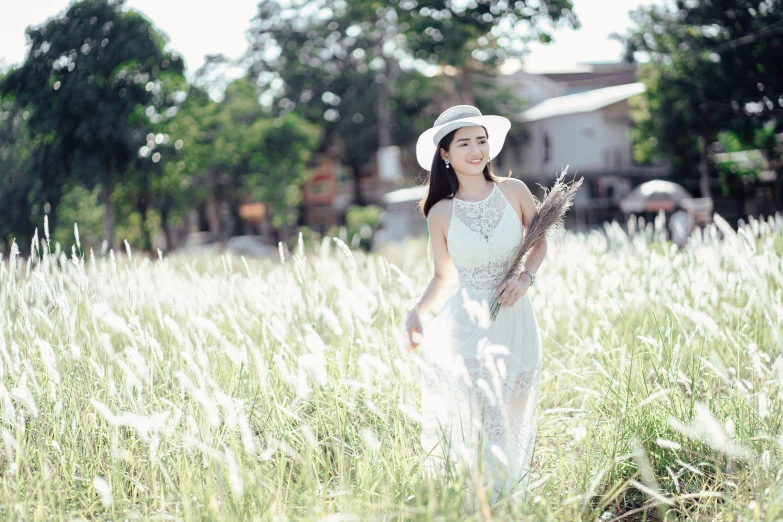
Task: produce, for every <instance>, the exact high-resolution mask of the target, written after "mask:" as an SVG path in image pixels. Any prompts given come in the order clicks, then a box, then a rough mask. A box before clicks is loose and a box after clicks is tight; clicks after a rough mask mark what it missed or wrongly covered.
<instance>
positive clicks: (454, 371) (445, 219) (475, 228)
mask: <svg viewBox="0 0 783 522" xmlns="http://www.w3.org/2000/svg"><path fill="white" fill-rule="evenodd" d="M510 127H511V123H510V122H509V120H508V119H506V118H503V117H500V116H482V115H481V112H480V111H479V110H478V109H477V108H475V107H472V106H469V105H459V106H456V107H452V108H450V109H448V110H446V111H445V112H443V113H442V114H441V115H440V116H439V117H438V119H437V120H436V121H435V125H434V126H433V127H432V128H431V129H428V130H427V131H425V132H424V133H423V134H422V135H421V136H420V137H419V140H418V144H417V158H418V161H419V164H420V165H421V166H422V168H424V169H426V170H429V176H428V185H429V190H428V193H427V195H426V197H425V198H424V199H423V200H422V202H421V210H422V213H423V214H424V216H426V218H427V225H428V229H429V234H430V240H431V241H432V252H433V260H434V276H433V277H432V280H431V281H430V282H429V284H428V285H427V287H426V289H425V290H424V292H423V293H422V295H421V297H420V298H419V299H418V301H417V302H416V304H415V305H414V306H413V307H412V308H411V309H410V311H409V312H408V316H407V319H406V329H407V331H408V336H409V340H410V348H411V349H415V348H417V347H421V355H422V361H421V362H422V363H423V364H422V379H421V394H422V397H421V401H422V418H423V422H422V433H421V443H422V446H423V449H424V451H425V452H426V453H427V457H426V458H425V463H424V469H425V471H426V472H432V471H436V470H441V471H442V470H443V469H444V465H445V464H446V462H447V459H446V458H445V457H446V455H449V456H450V459H449V462H450V463H451V464H450V465H453V464H454V463H455V461H460V460H462V459H464V460H463V462H465V463H466V464H467V465H469V466H475V465H478V471H479V472H481V473H482V474H483V476H484V477H485V478H487V477H491V478H492V482H493V488H494V495H493V496H494V498H497V496H498V495H499V494H500V493H501V492H504V491H505V492H508V491H510V490H514V491H521V492H522V493H523V494H525V495H526V492H527V485H528V483H529V466H530V461H531V458H532V452H533V447H534V444H535V439H536V407H537V403H538V393H539V377H540V368H541V340H540V336H539V329H538V321H537V319H536V315H535V313H534V311H533V308H532V305H531V302H530V297H529V296H528V295H527V292H528V289H529V288H530V287H531V286H532V285H533V284H534V278H535V275H534V274H535V272H536V271H537V270H538V268H539V266H540V265H541V262H542V261H543V259H544V255H545V254H546V244H545V243H542V244H541V245H540V246H538V247H536V248H533V249H532V250H531V251H530V254H529V255H528V257H527V259H526V263H525V270H524V271H523V272H522V274H521V275H520V277H519V278H518V279H514V280H508V281H504V277H505V274H506V273H507V271H508V269H509V267H510V265H511V262H512V260H513V259H514V256H515V255H516V253H517V251H518V250H519V247H520V246H521V243H522V239H523V234H524V233H525V230H526V229H527V227H528V225H529V224H530V222H531V220H532V219H533V217H534V216H535V215H536V205H535V201H534V199H533V196H532V194H531V193H530V190H529V189H528V188H527V186H526V185H525V183H523V182H522V181H520V180H517V179H513V178H510V177H509V178H506V179H503V180H500V179H499V178H496V177H495V176H494V174H493V173H492V166H491V164H490V160H491V159H492V158H494V157H495V156H497V154H498V153H499V152H500V150H501V149H502V147H503V143H504V141H505V138H506V134H507V133H508V130H509V129H510ZM452 266H453V267H454V268H456V276H457V278H458V280H459V288H458V289H457V291H456V292H455V293H454V294H452V295H451V296H450V297H449V298H448V300H447V301H446V302H445V304H444V305H443V307H442V308H441V310H440V312H439V313H438V314H437V316H436V317H435V318H434V319H433V320H432V322H431V323H430V324H428V325H427V329H426V331H424V329H423V328H422V323H421V315H422V314H423V313H424V312H426V311H427V310H429V309H431V308H432V307H433V305H434V304H435V303H436V302H439V301H440V299H441V297H443V293H444V292H445V290H446V289H447V288H448V287H449V286H450V285H449V282H450V279H452V278H453V276H454V275H455V273H454V270H453V269H452ZM493 293H494V294H496V295H497V296H498V302H499V303H500V304H501V309H500V312H499V313H498V315H497V317H496V319H495V320H494V321H492V320H490V317H489V302H490V300H491V298H492V296H493ZM417 339H419V340H417ZM480 455H481V456H482V457H483V458H482V457H480Z"/></svg>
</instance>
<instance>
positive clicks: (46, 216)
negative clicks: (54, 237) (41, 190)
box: [44, 214, 50, 243]
mask: <svg viewBox="0 0 783 522" xmlns="http://www.w3.org/2000/svg"><path fill="white" fill-rule="evenodd" d="M44 236H46V242H47V243H49V242H50V240H49V214H44Z"/></svg>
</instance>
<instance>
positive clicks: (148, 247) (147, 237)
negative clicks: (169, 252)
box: [136, 196, 152, 252]
mask: <svg viewBox="0 0 783 522" xmlns="http://www.w3.org/2000/svg"><path fill="white" fill-rule="evenodd" d="M148 210H149V200H148V199H147V198H146V197H145V196H139V197H137V198H136V211H137V212H138V213H139V215H140V216H141V230H140V231H141V248H142V250H144V251H145V252H152V235H151V234H150V230H149V227H148V226H147V214H148Z"/></svg>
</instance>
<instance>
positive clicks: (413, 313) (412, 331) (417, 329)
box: [405, 306, 424, 350]
mask: <svg viewBox="0 0 783 522" xmlns="http://www.w3.org/2000/svg"><path fill="white" fill-rule="evenodd" d="M405 329H406V330H407V331H408V341H410V347H409V348H408V350H415V349H416V348H418V347H419V341H420V340H421V335H422V332H423V331H424V329H423V328H422V326H421V318H420V317H419V309H418V308H416V307H415V306H414V307H413V308H411V309H410V310H409V311H408V317H407V318H406V319H405Z"/></svg>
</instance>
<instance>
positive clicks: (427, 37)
mask: <svg viewBox="0 0 783 522" xmlns="http://www.w3.org/2000/svg"><path fill="white" fill-rule="evenodd" d="M389 4H390V6H392V7H390V8H391V9H394V10H395V13H396V18H397V20H398V21H399V23H400V26H401V28H402V29H403V35H404V36H405V38H404V42H405V48H406V49H407V51H408V52H409V53H410V54H411V55H412V57H414V58H417V59H421V60H424V61H426V62H429V63H435V64H438V65H440V66H443V67H452V68H455V69H457V70H458V71H459V75H460V78H461V83H462V89H461V96H459V97H458V98H456V99H452V100H450V101H449V105H452V104H454V103H465V104H469V105H473V104H474V100H473V93H474V89H473V85H472V84H473V76H472V75H473V72H474V71H482V70H485V69H490V70H492V69H494V66H495V65H496V64H497V63H498V62H500V61H503V60H505V59H507V58H510V57H514V56H518V55H520V54H522V52H523V50H524V47H525V44H526V43H527V42H529V41H531V40H538V41H540V42H542V43H549V42H550V41H551V40H552V37H551V35H550V31H551V30H552V29H554V28H555V27H556V26H558V25H562V26H570V27H573V28H579V27H580V24H579V20H578V18H577V17H576V15H575V14H574V12H573V2H572V1H571V0H534V1H530V0H519V1H509V0H476V1H471V2H457V1H454V0H417V1H415V2H414V1H407V0H396V1H392V2H389Z"/></svg>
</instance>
